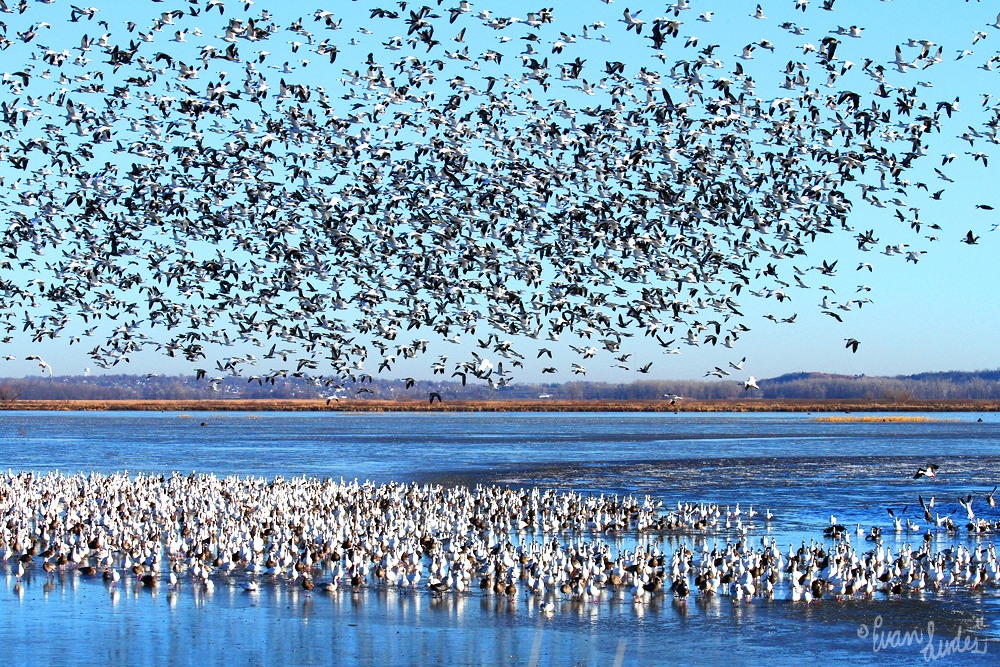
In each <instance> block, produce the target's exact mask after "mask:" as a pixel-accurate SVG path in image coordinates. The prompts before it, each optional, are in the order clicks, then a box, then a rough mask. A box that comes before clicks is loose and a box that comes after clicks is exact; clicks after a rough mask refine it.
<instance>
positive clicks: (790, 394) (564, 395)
mask: <svg viewBox="0 0 1000 667" xmlns="http://www.w3.org/2000/svg"><path fill="white" fill-rule="evenodd" d="M757 385H758V386H759V387H760V388H759V389H751V390H749V391H747V390H746V389H745V388H744V384H743V382H742V381H733V380H712V381H709V380H640V381H636V382H630V383H609V382H585V381H574V382H565V383H539V384H515V385H511V386H509V387H501V388H500V389H491V388H490V387H488V386H485V385H467V386H463V385H462V384H461V383H458V382H436V381H426V380H425V381H417V382H415V383H407V382H406V381H404V380H378V379H376V380H372V381H371V382H365V383H358V384H355V385H350V384H349V385H346V386H344V387H340V388H337V389H332V388H330V387H325V386H317V385H314V384H311V383H309V382H308V381H307V380H305V379H303V378H287V379H285V380H282V381H279V382H275V383H274V384H269V383H266V382H265V383H258V382H247V380H246V379H245V378H240V377H228V378H225V379H223V380H222V381H220V382H215V383H208V382H206V381H205V380H203V379H202V380H198V379H196V378H195V376H185V375H177V376H147V375H107V376H63V377H56V378H48V377H40V378H39V377H25V378H0V404H3V405H10V404H14V403H16V402H17V401H19V400H48V401H60V400H91V401H102V400H104V401H112V400H197V399H225V398H234V399H236V398H238V399H268V400H281V399H330V400H333V399H338V400H339V399H356V400H397V401H409V400H420V401H422V400H427V397H428V394H429V393H430V392H437V393H439V394H441V395H442V397H444V398H446V399H463V400H480V401H486V400H500V401H502V400H519V401H523V400H554V401H559V400H566V401H587V400H604V401H629V400H642V401H652V400H663V399H664V398H665V397H667V396H669V395H676V396H681V397H683V398H687V399H692V400H727V399H745V398H764V399H810V400H823V399H851V400H871V401H906V400H948V399H953V400H1000V370H988V371H974V372H964V371H962V372H959V371H949V372H942V373H920V374H918V375H900V376H895V377H879V376H866V375H858V376H847V375H830V374H824V373H791V374H787V375H782V376H779V377H775V378H768V379H763V380H758V381H757Z"/></svg>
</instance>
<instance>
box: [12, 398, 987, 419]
mask: <svg viewBox="0 0 1000 667" xmlns="http://www.w3.org/2000/svg"><path fill="white" fill-rule="evenodd" d="M0 409H5V410H81V411H93V410H139V411H157V410H158V411H170V412H234V411H248V412H260V411H281V412H297V411H318V412H348V413H350V412H355V413H357V412H430V413H435V412H675V411H676V412H840V413H853V412H997V411H1000V401H968V400H952V401H946V400H942V401H915V400H911V401H865V400H823V401H816V400H807V399H800V400H770V399H743V400H719V401H696V400H689V399H685V400H682V401H678V402H677V405H676V406H671V405H670V404H669V402H667V401H597V400H593V401H549V400H533V401H514V400H511V401H463V400H453V401H449V400H447V399H445V401H444V402H443V403H438V402H435V403H434V405H429V404H427V403H425V402H423V401H414V400H403V401H379V400H343V401H341V402H339V403H331V404H330V405H327V404H326V401H325V400H322V399H315V400H297V399H287V400H241V399H225V400H192V401H138V400H137V401H28V400H24V401H21V400H19V401H14V402H10V403H7V404H4V405H2V406H0ZM827 419H830V420H834V419H835V420H838V421H844V420H848V421H850V420H858V419H869V420H874V421H884V420H886V419H894V420H897V421H898V420H908V419H909V420H913V419H919V418H851V417H841V418H827Z"/></svg>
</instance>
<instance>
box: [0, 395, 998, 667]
mask: <svg viewBox="0 0 1000 667" xmlns="http://www.w3.org/2000/svg"><path fill="white" fill-rule="evenodd" d="M852 416H854V417H857V416H860V415H852ZM879 416H882V415H879ZM910 416H913V415H910ZM924 416H925V417H927V418H928V419H929V420H934V421H924V422H874V423H862V422H823V421H817V420H816V418H815V417H814V416H811V415H802V414H795V415H784V414H765V415H760V414H739V415H733V414H710V415H696V414H678V415H673V414H666V415H664V414H632V413H629V414H599V413H584V414H565V413H558V414H555V413H551V414H550V413H505V414H494V413H477V414H440V413H437V414H416V415H411V414H404V413H388V414H369V413H365V414H336V413H288V414H286V413H224V414H209V413H192V414H190V415H179V414H177V413H131V412H129V413H72V412H49V413H42V412H4V413H0V467H2V468H8V467H9V468H12V469H14V470H39V471H49V470H61V471H64V472H67V473H72V472H76V471H90V470H99V471H105V472H113V471H120V470H128V471H130V472H155V473H160V472H170V471H179V472H181V473H185V474H186V473H188V472H191V471H198V472H201V473H215V474H218V475H239V476H247V475H249V476H262V477H265V478H273V477H275V476H278V475H281V476H284V477H286V478H288V477H292V476H298V475H307V476H317V477H333V478H340V477H344V478H346V479H352V478H355V477H356V478H359V479H362V480H364V479H370V480H373V481H376V482H380V483H381V482H388V481H390V480H397V481H418V482H434V483H444V484H465V485H473V484H477V483H496V484H510V485H512V486H540V487H555V488H560V489H574V490H578V491H585V492H593V493H618V494H626V493H632V494H641V495H644V494H649V495H652V496H654V497H655V498H657V499H661V500H663V501H664V502H665V503H666V504H668V505H673V504H675V503H676V502H678V501H707V502H718V503H722V504H724V505H728V506H730V507H731V508H735V506H736V504H737V503H739V504H740V507H741V509H742V510H743V511H744V513H745V512H746V511H747V510H748V509H749V508H750V507H751V506H752V507H753V508H754V510H756V511H759V512H763V511H764V510H765V509H769V510H771V511H772V512H773V513H774V514H775V518H774V520H773V521H772V523H771V526H770V528H769V529H768V530H764V529H761V530H759V531H758V532H757V533H755V534H754V535H753V536H752V538H751V539H754V540H758V539H759V537H760V536H762V535H763V536H766V537H767V538H768V539H769V538H771V537H774V538H775V539H776V541H777V542H778V544H779V545H782V546H783V550H785V548H786V547H787V545H788V544H789V543H792V544H796V545H797V544H799V543H800V542H801V541H802V540H806V541H808V540H810V539H820V538H821V537H822V534H821V530H822V528H823V527H825V526H828V525H829V523H830V516H831V515H835V516H836V517H837V520H838V522H839V523H842V524H845V525H848V526H851V527H852V528H854V527H855V526H856V525H858V524H860V526H861V527H862V529H863V530H867V529H868V528H870V527H871V526H872V525H879V526H882V527H883V528H885V529H887V530H886V533H885V535H884V537H885V539H886V542H887V544H888V545H889V546H891V547H893V548H899V547H900V546H902V545H903V544H919V542H920V540H921V539H922V535H920V534H906V533H904V534H902V535H899V536H897V535H895V534H893V533H892V532H891V529H890V525H891V524H890V522H889V515H888V513H887V512H886V508H889V507H892V508H894V510H895V511H896V512H897V513H899V512H900V511H901V510H902V509H903V507H904V506H908V507H909V509H908V510H907V514H908V515H910V516H912V517H913V518H914V520H918V521H919V522H920V523H923V520H922V516H921V515H922V510H920V509H919V503H918V502H917V495H918V494H920V495H922V496H923V497H924V499H925V500H929V498H930V497H931V496H934V497H935V498H936V500H937V504H936V508H935V511H940V512H941V513H942V514H947V513H950V512H952V511H953V510H956V509H957V510H958V511H957V512H956V513H955V514H954V517H953V518H954V519H955V520H956V521H957V522H959V523H960V524H964V522H965V517H964V510H962V509H960V508H958V503H957V498H958V497H960V496H962V497H964V496H965V495H966V494H968V493H973V494H976V500H974V501H973V503H974V504H973V508H974V509H975V510H976V513H977V515H978V516H983V517H986V518H1000V510H994V509H991V508H990V507H989V506H988V505H987V503H986V501H985V500H984V499H983V494H984V493H985V492H988V491H989V490H991V489H992V488H993V487H994V485H995V484H996V483H997V482H998V477H1000V475H998V474H997V473H998V470H1000V437H998V436H1000V418H998V417H997V416H996V415H992V414H982V415H979V414H946V415H942V414H930V415H924ZM979 418H982V420H983V421H981V422H980V421H977V419H979ZM928 462H937V463H939V464H940V465H941V470H940V471H939V473H940V475H939V477H938V478H937V479H936V480H934V481H927V480H921V481H916V480H913V479H912V476H913V473H914V471H915V470H916V469H917V467H918V466H921V465H924V464H925V463H928ZM915 508H916V509H915ZM855 539H856V540H859V539H860V538H857V537H855ZM991 539H994V538H992V537H979V538H976V537H969V536H967V535H965V534H964V533H963V534H962V535H961V536H958V537H948V536H944V535H937V536H935V537H934V538H933V540H934V544H935V546H936V547H937V548H945V547H947V546H951V545H953V544H959V543H961V544H966V545H969V546H975V545H976V544H977V543H982V544H989V543H990V540H991ZM714 541H715V538H708V544H709V545H712V544H713V542H714ZM693 543H694V542H693V541H692V540H690V539H688V538H684V539H678V538H673V537H670V538H666V539H664V540H663V541H662V543H661V544H660V546H661V548H662V549H663V550H664V551H667V550H672V549H674V548H676V547H677V546H678V545H680V544H693ZM632 544H634V542H632V541H629V540H627V539H626V540H623V541H622V542H621V544H618V545H617V546H619V547H621V548H630V547H631V545H632ZM38 574H40V573H37V574H36V575H35V576H29V577H28V578H27V579H26V580H25V582H23V583H22V584H20V585H18V584H16V583H15V582H14V577H13V575H12V574H11V570H10V566H8V567H7V568H6V570H4V569H0V578H3V579H4V582H5V583H4V584H3V585H0V641H3V642H4V646H5V647H12V648H11V651H13V654H12V655H11V657H10V658H9V660H10V661H11V664H26V663H42V662H52V663H61V664H88V665H91V664H93V665H97V664H102V665H103V664H120V665H146V664H148V665H156V664H218V663H222V662H225V663H227V664H270V663H274V662H279V661H280V662H282V663H283V664H303V665H305V664H338V665H369V664H373V665H375V664H377V665H383V664H384V665H390V664H398V665H409V664H427V665H436V664H449V665H455V664H463V665H465V664H467V665H493V664H507V665H536V664H537V665H543V664H560V665H563V664H569V665H574V664H584V665H613V664H624V665H646V664H659V663H669V662H676V661H682V662H687V663H692V664H727V665H730V664H757V663H760V662H764V661H767V662H770V663H773V664H801V663H802V662H804V661H807V660H808V661H814V660H815V661H817V662H820V663H822V664H847V663H851V664H853V663H857V662H858V661H859V660H862V661H864V662H866V663H868V662H880V663H883V664H896V663H898V662H901V661H907V662H912V661H914V660H921V659H924V658H937V657H942V656H940V655H939V651H938V650H937V649H938V648H940V645H939V644H937V642H938V641H939V640H942V639H943V640H954V639H955V638H956V637H958V638H959V640H960V641H959V642H958V643H955V644H953V649H954V648H956V647H964V648H965V649H971V648H974V649H975V650H976V651H977V652H972V651H966V652H964V653H954V654H952V655H950V656H947V659H948V660H949V662H950V663H956V662H958V663H962V664H965V663H977V664H978V663H983V664H986V663H987V662H988V663H989V664H995V660H996V657H995V656H996V654H997V653H998V652H1000V633H998V632H997V628H996V624H997V623H1000V614H998V613H997V612H998V605H1000V596H998V592H997V590H996V589H987V590H986V591H985V592H977V593H964V592H963V593H947V594H939V593H930V592H928V593H924V594H923V595H922V596H919V597H916V596H914V597H908V598H905V599H903V600H899V601H887V600H885V596H884V595H877V596H876V599H875V600H866V601H852V602H844V603H834V602H823V603H820V604H814V605H811V606H808V607H806V606H804V605H793V604H791V603H788V602H785V601H784V600H773V601H765V600H758V601H755V602H754V603H752V604H739V605H734V604H732V603H731V602H730V601H729V600H728V599H726V598H715V599H713V600H710V601H707V602H695V600H694V597H693V596H692V599H691V602H690V603H689V604H688V605H687V606H681V605H677V604H675V603H673V602H672V601H671V599H670V597H669V596H666V597H663V598H659V599H655V598H654V600H653V601H652V602H647V603H646V604H644V605H636V604H634V603H633V601H632V600H631V597H630V596H629V595H628V594H627V593H618V594H616V595H611V594H607V595H605V596H604V597H602V599H601V600H600V601H599V602H598V603H596V604H589V603H586V602H564V603H561V604H560V609H559V610H558V611H557V612H556V613H555V614H553V615H552V616H550V617H546V616H544V615H540V614H539V613H538V609H537V602H536V601H534V600H533V599H530V598H528V597H527V596H524V595H521V596H519V597H518V599H517V600H516V601H515V602H513V603H509V602H506V601H497V600H496V599H494V598H493V597H492V596H491V597H486V598H483V597H481V596H479V595H478V594H476V595H471V596H465V597H461V598H456V597H454V596H447V597H445V598H444V599H432V598H431V597H430V596H429V595H427V594H424V593H421V594H417V595H400V594H398V593H397V592H396V591H392V590H390V591H385V590H377V589H364V590H362V591H361V592H359V593H351V592H350V591H338V592H336V593H333V594H322V595H320V594H316V595H314V596H313V597H312V598H305V597H304V596H302V595H301V591H300V590H298V589H295V588H292V587H265V588H264V589H263V590H262V591H261V592H260V593H257V594H254V595H247V594H245V593H243V592H242V591H241V590H240V589H239V588H238V587H235V586H225V585H220V586H219V587H217V588H216V589H215V591H213V592H205V591H201V590H197V589H196V588H195V587H193V586H182V588H181V590H180V591H179V592H178V593H174V594H166V593H165V591H163V590H159V589H153V590H148V589H142V588H141V587H135V586H134V585H132V584H131V583H129V584H127V585H125V586H123V587H122V590H121V591H120V592H119V593H117V594H111V593H109V591H108V590H107V589H106V587H105V586H104V585H103V584H102V582H100V580H99V579H97V580H96V581H95V580H87V579H83V578H81V577H80V576H79V575H78V574H76V573H63V574H61V575H60V577H59V578H58V579H57V580H56V581H55V582H51V583H48V584H46V583H45V582H44V581H43V579H42V577H41V576H38ZM929 622H930V623H933V624H934V625H933V628H934V630H933V638H934V643H935V644H934V648H935V651H934V652H930V651H929V650H928V648H927V646H928V637H929V635H930V631H929V628H928V623H929ZM893 631H897V634H896V635H893V634H892V632H893ZM918 632H919V633H920V635H919V636H918V635H917V633H918ZM905 633H910V635H909V643H908V644H906V642H905V641H904V640H905V639H906V638H907V635H906V634H905ZM968 633H972V634H968ZM966 637H974V638H975V639H976V641H978V644H975V645H973V644H972V640H971V639H970V640H969V643H962V642H964V641H965V639H966ZM901 642H902V643H903V644H905V645H900V643H901ZM994 642H996V644H994ZM876 649H878V650H876ZM984 651H985V653H984ZM942 658H943V657H942Z"/></svg>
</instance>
